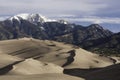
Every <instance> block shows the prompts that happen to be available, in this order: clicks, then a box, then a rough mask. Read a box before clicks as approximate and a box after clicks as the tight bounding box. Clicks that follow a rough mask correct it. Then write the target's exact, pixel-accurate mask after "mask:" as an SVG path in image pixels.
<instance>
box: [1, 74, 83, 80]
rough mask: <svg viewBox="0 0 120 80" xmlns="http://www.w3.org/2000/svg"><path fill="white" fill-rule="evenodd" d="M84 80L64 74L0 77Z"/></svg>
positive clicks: (24, 79)
mask: <svg viewBox="0 0 120 80" xmlns="http://www.w3.org/2000/svg"><path fill="white" fill-rule="evenodd" d="M8 79H9V80H84V79H82V78H78V77H73V76H69V75H65V74H39V75H27V76H23V75H22V76H0V80H8Z"/></svg>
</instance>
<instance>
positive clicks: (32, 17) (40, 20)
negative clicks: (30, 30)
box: [8, 13, 56, 24]
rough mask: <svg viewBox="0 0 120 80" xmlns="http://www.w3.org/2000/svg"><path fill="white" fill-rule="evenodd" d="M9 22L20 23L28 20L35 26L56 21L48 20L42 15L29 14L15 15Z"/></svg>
mask: <svg viewBox="0 0 120 80" xmlns="http://www.w3.org/2000/svg"><path fill="white" fill-rule="evenodd" d="M8 20H11V21H13V20H17V21H18V22H20V20H27V21H29V22H31V23H33V24H37V23H44V22H53V21H56V20H51V19H48V18H46V17H45V16H42V15H41V14H28V13H24V14H18V15H15V16H13V17H10V18H9V19H8Z"/></svg>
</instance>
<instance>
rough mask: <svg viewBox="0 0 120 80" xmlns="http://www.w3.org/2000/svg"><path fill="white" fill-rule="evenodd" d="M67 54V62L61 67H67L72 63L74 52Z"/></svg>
mask: <svg viewBox="0 0 120 80" xmlns="http://www.w3.org/2000/svg"><path fill="white" fill-rule="evenodd" d="M68 54H70V56H69V57H68V58H67V62H66V63H65V64H63V66H62V67H64V66H67V65H69V64H71V63H72V62H73V61H74V56H75V50H71V51H68Z"/></svg>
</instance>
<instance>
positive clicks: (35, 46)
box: [0, 38, 119, 80]
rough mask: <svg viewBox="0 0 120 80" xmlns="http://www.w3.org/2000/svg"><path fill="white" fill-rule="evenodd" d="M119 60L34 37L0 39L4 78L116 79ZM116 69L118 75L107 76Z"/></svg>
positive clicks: (56, 79) (35, 79) (11, 79)
mask: <svg viewBox="0 0 120 80" xmlns="http://www.w3.org/2000/svg"><path fill="white" fill-rule="evenodd" d="M115 63H119V58H117V57H112V58H110V57H104V56H100V55H98V54H95V53H91V52H88V51H86V50H84V49H81V48H79V47H76V46H73V45H70V44H65V43H60V42H55V41H49V40H37V39H33V38H21V39H14V40H5V41H0V74H1V75H3V74H4V76H0V80H7V79H8V78H9V79H10V80H13V79H14V80H39V79H41V80H83V79H82V78H77V77H73V76H68V75H65V74H69V75H74V76H79V77H83V78H85V79H87V80H96V79H97V80H101V79H102V80H105V79H106V80H113V79H114V76H115V75H117V76H118V74H119V72H118V71H117V70H118V69H119V64H116V65H113V64H115ZM110 65H113V66H110ZM107 66H108V67H107ZM104 67H105V68H104ZM63 69H64V70H63ZM112 70H113V71H114V76H113V77H106V76H108V75H109V73H110V75H112ZM63 72H64V73H65V74H63ZM102 73H104V74H102ZM94 75H96V77H95V78H94V77H93V76H94ZM102 76H105V78H100V77H102ZM110 78H111V79H110ZM118 78H119V77H117V79H116V80H119V79H118Z"/></svg>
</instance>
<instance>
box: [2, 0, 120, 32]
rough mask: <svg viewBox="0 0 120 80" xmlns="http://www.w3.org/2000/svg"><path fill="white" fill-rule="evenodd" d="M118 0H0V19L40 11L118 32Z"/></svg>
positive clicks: (57, 17) (119, 15)
mask: <svg viewBox="0 0 120 80" xmlns="http://www.w3.org/2000/svg"><path fill="white" fill-rule="evenodd" d="M119 3H120V0H0V19H3V18H4V17H8V16H13V15H16V14H20V13H40V14H42V15H44V16H46V17H48V18H54V19H65V20H67V21H70V22H73V23H78V24H81V25H90V24H93V23H95V24H100V25H103V27H104V28H107V29H110V30H111V31H113V32H120V5H119Z"/></svg>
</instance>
